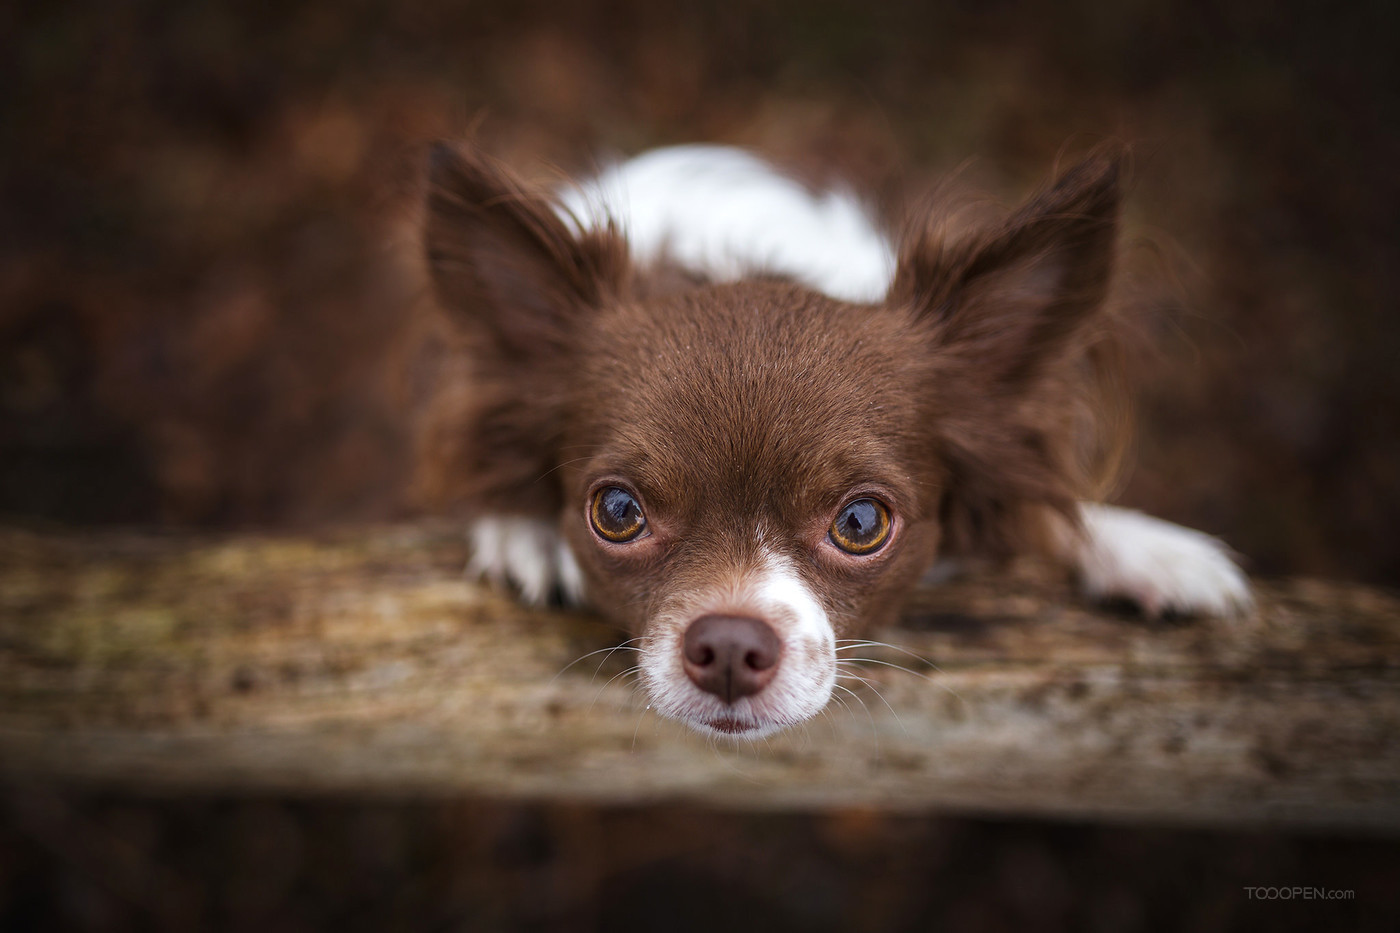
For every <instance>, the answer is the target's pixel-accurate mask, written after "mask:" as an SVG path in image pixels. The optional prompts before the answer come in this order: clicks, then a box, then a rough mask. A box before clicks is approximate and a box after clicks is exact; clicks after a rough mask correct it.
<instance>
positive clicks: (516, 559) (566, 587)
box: [467, 516, 583, 605]
mask: <svg viewBox="0 0 1400 933" xmlns="http://www.w3.org/2000/svg"><path fill="white" fill-rule="evenodd" d="M468 536H469V538H470V540H471V545H472V557H471V561H470V562H469V563H468V564H467V575H468V576H470V577H474V578H475V577H485V578H486V579H488V580H490V581H491V582H492V583H494V584H496V585H497V586H503V587H514V588H515V589H516V590H518V591H519V593H520V598H521V600H522V601H524V602H527V603H531V604H533V605H543V604H544V603H545V602H546V601H547V600H548V599H549V596H550V594H551V593H555V592H558V593H559V594H560V595H561V597H562V598H563V599H564V601H565V602H566V603H568V604H570V605H578V604H580V603H582V602H583V572H582V571H581V570H580V569H579V566H578V561H577V560H575V558H574V553H573V551H571V550H570V549H569V545H568V543H567V542H565V541H564V538H563V536H562V535H560V534H559V530H558V529H557V528H555V527H554V525H553V524H551V523H549V522H546V521H542V520H540V519H536V518H520V517H518V516H488V517H486V518H481V519H477V521H476V522H474V523H473V524H472V526H471V530H470V531H469V532H468Z"/></svg>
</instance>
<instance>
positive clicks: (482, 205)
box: [425, 143, 627, 359]
mask: <svg viewBox="0 0 1400 933" xmlns="http://www.w3.org/2000/svg"><path fill="white" fill-rule="evenodd" d="M427 214H428V215H427V223H426V227H425V230H426V233H425V237H426V244H425V245H426V247H427V252H428V262H429V265H430V268H431V271H432V277H433V284H434V286H435V288H436V290H437V296H438V300H439V301H440V302H441V304H442V305H443V306H444V307H445V308H446V309H447V310H448V311H450V312H453V313H455V314H457V315H459V316H461V317H463V318H464V319H466V320H467V321H468V322H470V323H471V324H475V325H479V326H480V327H481V328H482V329H483V330H484V331H485V332H486V333H487V334H488V335H489V336H490V337H491V338H492V339H493V340H494V342H495V349H496V350H499V351H500V352H502V353H505V354H507V355H508V356H510V357H511V358H513V359H523V358H528V357H535V356H539V355H541V354H545V353H549V352H551V351H557V350H559V349H560V348H561V347H563V346H566V345H567V341H568V339H569V335H570V333H571V332H572V329H573V327H574V324H575V319H576V318H577V317H578V316H579V315H580V314H584V313H586V312H587V309H589V308H591V307H596V306H597V305H598V304H599V303H600V302H601V301H603V300H604V299H605V298H607V297H609V296H610V295H613V294H616V293H617V292H618V291H619V290H620V289H621V288H622V287H623V285H624V284H625V280H626V277H627V248H626V245H625V244H624V243H623V241H622V239H621V238H620V237H618V236H616V235H615V234H613V233H612V232H611V231H608V230H603V231H586V232H583V233H581V234H579V235H578V236H575V235H574V234H573V233H572V232H571V231H570V230H569V229H568V227H566V226H565V224H564V222H563V221H562V220H561V219H560V218H559V216H558V214H556V213H555V209H554V207H553V205H552V203H551V202H550V201H548V200H546V199H545V198H542V197H540V196H538V195H535V194H532V193H530V192H529V191H528V189H527V188H526V187H525V185H523V184H522V183H521V182H520V181H519V180H517V179H516V178H515V177H514V176H512V175H511V174H510V173H509V172H508V171H506V169H505V168H504V167H503V166H500V165H498V164H496V163H494V162H492V161H491V160H490V159H488V158H487V157H486V156H485V155H483V154H482V153H480V152H476V151H474V150H471V149H466V148H454V147H452V146H449V145H447V144H442V143H440V144H438V145H437V146H435V147H433V151H432V155H431V159H430V171H429V190H428V212H427Z"/></svg>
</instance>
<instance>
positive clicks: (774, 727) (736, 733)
mask: <svg viewBox="0 0 1400 933" xmlns="http://www.w3.org/2000/svg"><path fill="white" fill-rule="evenodd" d="M685 723H686V725H688V726H690V727H691V728H692V729H694V730H695V731H697V732H699V733H701V734H703V735H712V736H716V737H718V738H722V739H729V740H731V741H752V740H756V739H762V738H766V737H767V736H770V735H772V734H773V733H775V732H780V731H782V730H783V729H785V728H787V726H788V725H790V723H785V722H774V721H772V720H765V719H756V718H753V717H751V716H719V717H716V718H714V719H687V720H685Z"/></svg>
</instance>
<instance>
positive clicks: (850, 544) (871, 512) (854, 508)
mask: <svg viewBox="0 0 1400 933" xmlns="http://www.w3.org/2000/svg"><path fill="white" fill-rule="evenodd" d="M827 534H828V536H829V537H830V538H831V543H832V544H834V545H836V546H837V547H839V548H840V549H841V550H843V551H845V552H846V553H848V554H873V553H874V552H875V551H878V550H879V549H880V548H882V547H884V545H885V542H886V541H888V540H889V539H890V510H889V509H887V508H885V506H884V504H883V503H881V502H879V501H877V500H875V499H857V500H856V501H854V502H852V503H851V504H850V505H847V506H846V507H845V508H844V509H842V510H841V511H840V512H839V513H838V514H837V516H836V521H834V522H832V523H831V530H830V531H829V532H827Z"/></svg>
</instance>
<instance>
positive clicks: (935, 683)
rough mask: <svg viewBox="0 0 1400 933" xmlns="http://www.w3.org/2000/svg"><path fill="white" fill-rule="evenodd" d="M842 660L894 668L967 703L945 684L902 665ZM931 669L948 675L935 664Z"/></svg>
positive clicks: (869, 660) (876, 660)
mask: <svg viewBox="0 0 1400 933" xmlns="http://www.w3.org/2000/svg"><path fill="white" fill-rule="evenodd" d="M844 660H846V661H850V662H856V661H858V662H860V663H861V664H879V665H881V666H883V667H892V668H894V669H895V670H897V671H903V672H904V673H906V674H912V675H913V676H915V677H920V678H923V679H924V680H927V681H928V682H929V683H931V684H933V685H934V686H936V687H939V688H941V689H943V690H947V691H948V692H949V693H951V694H952V695H953V696H955V697H957V698H958V699H959V700H961V701H962V702H964V703H966V702H967V700H964V699H963V696H962V694H961V693H958V691H956V690H954V689H953V688H952V687H950V686H948V685H947V684H945V683H942V682H941V681H937V680H934V679H933V678H932V677H930V676H928V675H927V674H925V673H923V672H921V671H916V670H912V669H910V668H907V667H904V666H903V665H900V664H894V663H892V662H890V661H881V660H880V659H879V658H846V659H844ZM932 667H933V669H934V670H936V671H938V673H940V674H946V673H948V672H947V671H945V670H943V668H941V667H939V666H938V665H936V664H935V665H932Z"/></svg>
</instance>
